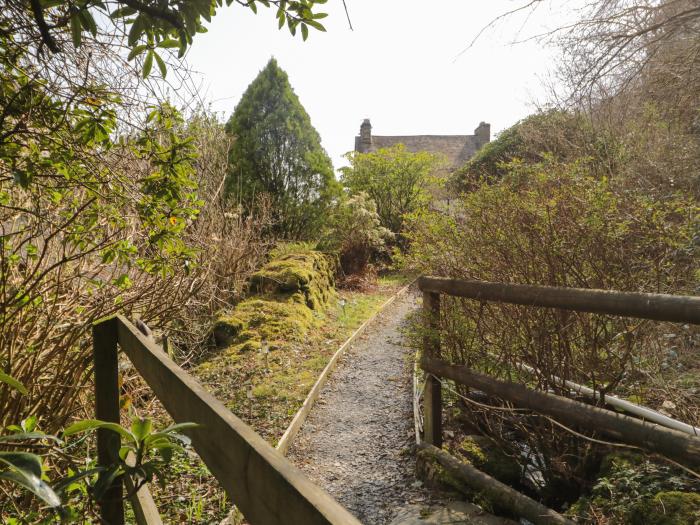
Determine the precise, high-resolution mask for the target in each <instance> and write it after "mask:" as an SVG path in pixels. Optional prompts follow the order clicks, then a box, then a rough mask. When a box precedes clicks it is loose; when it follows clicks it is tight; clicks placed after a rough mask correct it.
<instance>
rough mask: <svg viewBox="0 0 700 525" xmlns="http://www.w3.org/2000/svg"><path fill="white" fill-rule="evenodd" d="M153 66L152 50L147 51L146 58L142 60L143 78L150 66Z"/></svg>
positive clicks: (148, 73)
mask: <svg viewBox="0 0 700 525" xmlns="http://www.w3.org/2000/svg"><path fill="white" fill-rule="evenodd" d="M152 67H153V51H149V52H148V54H147V55H146V59H145V60H144V61H143V73H142V76H143V78H146V77H147V76H148V75H150V73H151V68H152Z"/></svg>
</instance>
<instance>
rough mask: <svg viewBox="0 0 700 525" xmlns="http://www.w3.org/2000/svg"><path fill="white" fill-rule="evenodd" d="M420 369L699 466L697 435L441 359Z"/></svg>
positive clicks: (425, 361)
mask: <svg viewBox="0 0 700 525" xmlns="http://www.w3.org/2000/svg"><path fill="white" fill-rule="evenodd" d="M421 366H422V368H423V370H425V371H426V372H428V373H430V374H435V375H436V376H438V377H444V378H446V379H451V380H452V381H454V382H456V383H459V384H462V385H466V386H470V387H472V388H476V389H477V390H480V391H482V392H485V393H487V394H489V395H492V396H496V397H500V398H501V399H504V400H505V401H509V402H511V403H513V405H515V406H518V407H523V408H529V409H531V410H533V411H535V412H539V413H540V414H547V415H550V416H552V417H553V418H555V419H556V420H557V421H563V422H565V423H566V424H568V425H572V426H575V427H577V428H581V429H584V430H593V429H595V430H596V431H600V432H601V433H603V434H605V435H607V436H609V437H612V438H614V439H618V440H620V441H622V442H624V443H630V444H632V445H636V446H638V447H642V448H645V449H647V450H650V451H652V452H658V453H660V454H662V455H664V456H666V457H668V458H671V459H675V460H676V461H679V462H682V463H686V464H690V465H692V466H693V467H699V466H700V438H696V437H694V436H689V435H688V434H684V433H683V432H679V431H678V430H672V429H670V428H665V427H662V426H661V425H656V424H654V423H649V422H647V421H642V420H640V419H636V418H633V417H630V416H626V415H624V414H619V413H617V412H613V411H612V410H605V409H602V408H597V407H594V406H590V405H587V404H585V403H581V402H579V401H575V400H573V399H569V398H567V397H562V396H558V395H555V394H550V393H549V392H540V391H537V390H533V389H531V388H528V387H526V386H524V385H521V384H518V383H509V382H506V381H501V380H498V379H493V378H491V377H489V376H486V375H483V374H478V373H476V372H472V371H471V370H469V368H467V367H465V366H456V365H451V364H450V363H447V362H446V361H442V360H440V359H431V358H429V357H424V358H423V360H422V361H421Z"/></svg>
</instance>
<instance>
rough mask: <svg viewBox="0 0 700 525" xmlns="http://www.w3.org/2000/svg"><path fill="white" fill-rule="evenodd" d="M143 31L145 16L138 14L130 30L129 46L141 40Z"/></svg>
mask: <svg viewBox="0 0 700 525" xmlns="http://www.w3.org/2000/svg"><path fill="white" fill-rule="evenodd" d="M141 33H143V17H141V16H138V17H136V20H134V23H133V24H132V25H131V29H130V30H129V37H128V38H127V42H128V44H129V46H133V45H135V44H136V42H138V41H139V38H140V37H141Z"/></svg>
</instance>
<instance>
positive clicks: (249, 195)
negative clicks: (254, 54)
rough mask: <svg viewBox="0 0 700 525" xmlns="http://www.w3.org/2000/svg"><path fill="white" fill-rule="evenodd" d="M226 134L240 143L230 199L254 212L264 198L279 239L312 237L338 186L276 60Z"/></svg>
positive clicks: (248, 92) (245, 99)
mask: <svg viewBox="0 0 700 525" xmlns="http://www.w3.org/2000/svg"><path fill="white" fill-rule="evenodd" d="M226 129H227V131H228V132H229V133H230V134H232V135H234V136H235V139H236V140H235V142H234V145H233V147H232V149H231V155H230V176H229V178H228V182H227V187H226V190H227V195H228V196H229V198H231V199H232V200H234V199H235V200H236V201H240V202H241V204H242V205H243V207H244V209H246V210H247V211H250V210H252V209H253V208H254V206H255V202H256V197H257V196H258V195H260V194H263V193H266V194H268V195H269V197H270V200H271V203H272V208H273V217H274V219H275V225H274V227H273V228H274V232H275V233H276V234H277V235H279V236H281V237H283V238H286V239H309V238H314V237H315V236H316V235H317V234H318V231H319V228H320V226H321V222H322V218H323V216H324V212H325V211H326V210H327V208H328V206H329V204H330V203H331V202H332V201H333V199H334V198H335V197H336V196H337V195H338V194H339V191H340V189H339V188H340V185H339V183H338V182H337V181H336V180H335V177H334V174H333V165H332V164H331V160H330V158H329V157H328V155H327V154H326V152H325V151H324V149H323V148H322V147H321V138H320V136H319V134H318V132H317V131H316V130H315V129H314V128H313V126H312V125H311V120H310V118H309V115H308V114H307V113H306V111H305V110H304V107H303V106H302V105H301V103H300V102H299V98H298V97H297V96H296V94H295V93H294V91H293V89H292V86H291V85H290V83H289V79H288V77H287V74H286V73H285V72H284V71H283V70H282V69H281V68H280V67H279V66H278V65H277V61H276V60H275V59H274V58H272V59H270V61H269V62H268V64H267V66H266V67H265V69H263V70H262V71H261V72H260V74H259V75H258V76H257V78H256V79H255V80H254V81H253V82H252V83H251V84H250V86H248V89H247V90H246V92H245V93H244V94H243V97H242V98H241V100H240V102H239V103H238V105H237V106H236V109H235V110H234V112H233V115H232V116H231V118H230V120H229V121H228V123H227V125H226Z"/></svg>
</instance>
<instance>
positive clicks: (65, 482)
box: [53, 467, 105, 495]
mask: <svg viewBox="0 0 700 525" xmlns="http://www.w3.org/2000/svg"><path fill="white" fill-rule="evenodd" d="M104 470H105V468H104V467H95V468H92V469H89V470H83V471H82V472H78V473H77V474H74V475H73V476H69V477H67V478H61V479H60V480H58V481H57V482H56V483H54V485H53V490H54V491H55V492H56V493H57V494H61V495H62V494H63V492H64V491H65V490H66V489H67V488H68V487H69V486H70V485H71V484H73V483H75V482H76V481H79V480H81V479H83V478H87V477H89V476H92V475H94V474H99V473H100V472H103V471H104Z"/></svg>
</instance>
